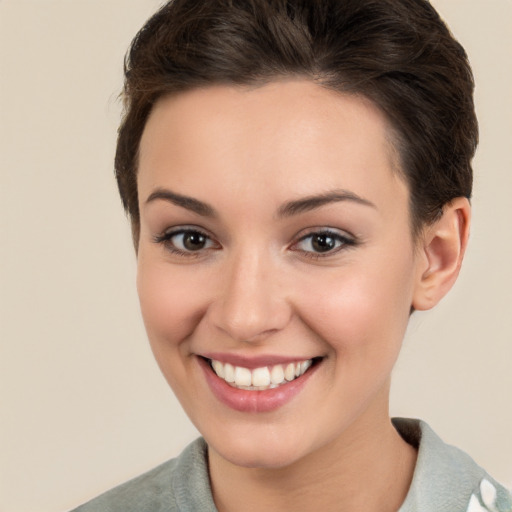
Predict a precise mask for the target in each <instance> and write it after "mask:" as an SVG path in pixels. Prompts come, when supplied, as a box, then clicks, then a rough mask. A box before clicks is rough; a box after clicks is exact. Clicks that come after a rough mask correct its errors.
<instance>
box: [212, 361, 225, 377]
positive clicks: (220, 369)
mask: <svg viewBox="0 0 512 512" xmlns="http://www.w3.org/2000/svg"><path fill="white" fill-rule="evenodd" d="M212 367H213V370H214V371H215V373H216V374H217V375H218V376H219V377H220V378H221V379H223V378H224V366H223V364H222V363H221V362H220V361H215V360H213V361H212Z"/></svg>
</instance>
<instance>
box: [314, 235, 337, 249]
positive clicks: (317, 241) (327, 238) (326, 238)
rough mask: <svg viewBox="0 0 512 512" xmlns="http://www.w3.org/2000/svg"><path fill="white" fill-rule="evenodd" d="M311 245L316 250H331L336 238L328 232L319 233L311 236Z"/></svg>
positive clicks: (334, 245)
mask: <svg viewBox="0 0 512 512" xmlns="http://www.w3.org/2000/svg"><path fill="white" fill-rule="evenodd" d="M311 247H312V248H313V249H314V250H315V251H316V252H328V251H332V250H333V249H334V248H335V247H336V240H335V239H334V237H332V236H331V235H329V234H328V233H320V234H317V235H313V236H312V237H311Z"/></svg>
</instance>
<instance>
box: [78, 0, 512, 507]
mask: <svg viewBox="0 0 512 512" xmlns="http://www.w3.org/2000/svg"><path fill="white" fill-rule="evenodd" d="M472 93H473V80H472V74H471V70H470V68H469V65H468V63H467V59H466V55H465V52H464V50H463V49H462V47H461V46H460V45H459V44H458V43H457V42H456V41H455V40H454V39H453V38H452V36H451V35H450V33H449V31H448V30H447V28H446V27H445V25H444V24H443V22H442V21H441V20H440V19H439V17H438V15H437V14H436V13H435V11H434V10H433V9H432V7H431V6H430V5H429V4H428V3H426V2H424V1H419V0H400V1H396V0H393V1H391V0H381V1H379V2H375V1H374V0H363V1H361V0H358V1H344V2H341V1H340V0H329V1H323V2H321V3H317V2H305V1H300V0H288V1H285V0H276V1H269V0H252V1H251V2H245V1H244V2H242V1H227V0H213V1H212V0H209V1H206V0H205V1H198V2H191V1H190V0H177V1H174V2H170V3H168V4H167V5H165V6H164V7H162V8H161V10H160V11H159V12H158V13H157V14H155V16H153V18H151V19H150V20H149V21H148V23H147V24H146V25H145V26H144V27H143V29H142V30H141V31H140V32H139V34H138V35H137V37H136V39H135V40H134V43H133V45H132V48H131V50H130V53H129V57H128V60H127V68H126V82H125V101H126V115H125V117H124V119H123V123H122V125H121V129H120V132H119V139H118V147H117V155H116V172H117V178H118V184H119V188H120V192H121V197H122V199H123V203H124V206H125V208H126V210H127V212H128V213H129V215H130V219H131V224H132V232H133V239H134V244H135V249H136V251H137V258H138V292H139V297H140V302H141V308H142V314H143V318H144V322H145V325H146V330H147V332H148V336H149V340H150V344H151V347H152V350H153V352H154V354H155V357H156V359H157V361H158V363H159V365H160V368H161V370H162V372H163V374H164V376H165V377H166V379H167V381H168V382H169V384H170V386H171V387H172V389H173V390H174V392H175V394H176V395H177V397H178V398H179V400H180V402H181V404H182V406H183V407H184V409H185V411H186V412H187V414H188V415H189V417H190V418H191V420H192V421H193V423H194V424H195V425H196V427H197V428H198V430H199V431H200V432H201V434H202V435H203V437H204V440H203V439H201V440H198V441H196V442H195V443H193V444H192V445H190V446H189V447H188V448H187V449H186V450H185V451H184V452H183V453H182V455H181V456H180V457H179V458H178V459H175V460H173V461H170V462H168V463H165V464H164V465H162V466H160V467H158V468H156V469H155V470H153V471H151V472H149V473H147V474H145V475H143V476H142V477H139V478H138V479H135V480H133V481H131V482H129V483H127V484H125V485H123V486H121V487H119V488H116V489H114V490H113V491H110V492H109V493H106V494H105V495H103V496H101V497H99V498H97V499H96V500H93V501H92V502H90V503H89V504H87V505H84V506H83V507H80V508H79V509H77V510H80V511H93V510H123V511H127V510H138V511H139V510H148V511H149V510H201V511H202V510H205V511H208V510H210V511H214V510H219V511H221V512H223V511H232V510H233V511H234V510H244V511H252V510H255V511H256V510H263V509H267V508H269V509H273V510H326V511H330V510H366V511H373V510H375V511H377V510H378V511H396V510H400V511H402V512H407V511H416V510H418V511H420V510H421V511H459V510H460V511H461V512H462V511H466V510H468V511H477V510H499V511H510V510H512V499H511V497H510V495H509V493H508V492H507V491H506V490H505V489H504V488H503V487H501V486H500V485H499V484H498V483H497V482H495V481H494V480H493V479H492V478H491V477H490V476H489V475H487V474H486V473H485V471H484V470H482V469H481V468H479V467H478V466H477V465H476V464H475V463H474V462H473V461H472V460H471V459H470V458H469V457H468V456H467V455H465V454H464V453H462V452H460V451H459V450H457V449H455V448H452V447H449V446H447V445H445V444H444V443H443V442H442V441H441V440H440V439H439V438H438V437H437V436H436V435H435V434H434V433H433V432H432V431H431V430H430V428H429V427H428V426H427V425H426V424H425V423H423V422H418V421H413V420H394V421H393V422H391V420H390V418H389V412H388V401H389V386H390V375H391V371H392V368H393V365H394V363H395V361H396V358H397V357H398V353H399V351H400V347H401V343H402V340H403V337H404V333H405V329H406V327H407V323H408V320H409V317H410V315H411V314H413V312H414V311H415V310H426V309H430V308H432V307H433V306H435V305H436V304H437V303H438V302H439V301H440V300H441V299H442V298H443V297H444V295H445V294H446V293H447V292H448V291H449V289H450V288H451V286H452V285H453V283H454V282H455V280H456V278H457V275H458V272H459V269H460V265H461V263H462V259H463V256H464V252H465V249H466V245H467V240H468V233H469V224H470V205H469V197H470V195H471V185H472V172H471V159H472V157H473V154H474V151H475V148H476V143H477V123H476V118H475V114H474V108H473V99H472Z"/></svg>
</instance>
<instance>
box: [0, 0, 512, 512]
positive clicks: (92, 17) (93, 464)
mask: <svg viewBox="0 0 512 512" xmlns="http://www.w3.org/2000/svg"><path fill="white" fill-rule="evenodd" d="M433 3H434V5H436V6H437V7H438V8H439V10H440V12H441V13H442V14H443V16H444V17H445V19H446V20H447V21H448V22H449V24H450V25H451V27H452V29H453V31H454V33H455V34H456V36H457V37H458V38H459V39H460V40H461V41H462V43H463V44H464V45H465V46H466V48H467V50H468V53H469V55H470V58H471V60H472V63H473V66H474V70H475V74H476V79H477V83H478V90H477V105H478V113H479V117H480V123H481V145H480V149H479V153H478V157H477V159H476V162H475V169H476V188H475V195H474V226H473V231H472V242H471V246H470V250H469V254H468V255H467V261H466V264H465V268H464V270H463V273H462V275H461V278H460V281H459V282H458V284H457V286H456V288H455V290H454V291H453V292H452V293H451V295H450V296H449V297H448V298H447V299H446V300H445V301H444V302H443V304H441V306H440V307H439V308H438V309H437V310H435V311H433V312H430V313H427V314H421V315H420V314H418V315H416V316H415V318H414V319H413V323H412V325H411V328H410V332H409V335H408V339H407V340H406V343H405V348H404V350H403V353H402V357H401V359H400V361H399V364H398V366H397V368H396V371H395V381H394V388H393V400H392V412H393V414H394V415H404V416H418V417H422V418H426V419H427V420H428V421H429V422H430V423H431V425H432V426H433V427H434V428H435V429H436V430H437V431H438V433H439V434H440V435H442V436H443V437H444V438H445V439H446V440H447V441H449V442H451V443H454V444H457V445H458V446H460V447H461V448H463V449H465V450H466V451H468V452H469V453H470V454H471V455H472V456H473V457H474V458H475V459H476V460H477V461H478V462H479V463H481V464H482V465H484V466H485V467H486V468H487V469H488V470H489V471H490V472H491V473H492V474H494V475H495V476H496V478H498V479H499V480H501V481H503V482H504V483H505V484H506V485H508V486H509V487H512V440H511V439H512V403H511V400H510V391H511V389H512V365H511V360H512V343H511V341H512V320H511V317H512V291H511V290H512V271H511V268H512V265H511V256H512V236H511V231H512V226H511V224H512V200H511V190H512V148H511V146H512V93H511V85H510V84H511V83H512V66H511V62H512V36H511V30H510V28H511V26H512V2H511V1H509V0H434V2H433ZM158 4H159V2H158V1H156V0H60V1H58V0H33V1H28V0H0V87H1V89H0V116H1V117H0V120H1V121H0V178H1V189H0V194H1V197H0V229H1V234H0V244H1V250H0V258H1V282H0V287H1V288H0V289H1V319H0V320H1V332H0V335H1V346H0V350H1V353H0V404H1V409H0V411H1V418H0V511H2V512H46V511H64V510H67V509H68V508H71V507H72V506H75V505H78V504H79V503H81V502H83V501H85V500H86V499H88V498H90V497H92V496H93V495H96V494H98V493H99V492H101V491H103V490H106V489H107V488H110V487H112V486H113V485H115V484H116V483H119V482H121V481H124V480H126V479H128V478H129V477H131V476H134V475H136V474H138V473H140V472H142V471H144V470H147V469H149V468H150V467H152V466H154V465H156V464H157V463H159V462H161V461H163V460H165V459H167V458H169V457H172V456H174V455H176V454H177V453H179V451H180V450H181V449H182V447H183V446H184V445H185V444H186V443H187V442H188V441H189V440H191V439H192V438H194V437H195V436H196V432H195V431H194V429H193V428H192V427H191V426H190V424H189V422H188V420H187V419H186V418H185V416H184V414H183V413H182V412H181V410H180V407H179V405H178V404H177V402H176V400H175V399H174V397H173V396H172V393H171V392H170V391H169V390H168V389H167V385H166V384H165V383H164V380H163V378H162V377H161V376H160V374H159V372H158V369H157V367H156V364H155V363H154V361H153V358H152V355H151V353H150V351H149V348H148V345H147V343H146V340H145V334H144V331H143V327H142V323H141V320H140V315H139V312H138V305H137V298H136V294H135V286H134V269H135V259H134V255H133V252H132V248H131V244H130V236H129V229H128V224H127V222H126V221H125V219H124V216H123V213H122V211H121V207H120V202H119V199H118V197H117V191H116V187H115V183H114V178H113V174H112V159H113V151H114V142H115V132H116V127H117V122H118V118H119V110H120V106H119V103H118V101H117V94H118V92H119V90H120V86H121V70H122V57H123V54H124V51H125V49H126V48H127V46H128V43H129V41H130V40H131V37H132V36H133V35H134V34H135V32H136V30H137V29H138V28H139V26H140V25H141V24H142V22H143V21H144V20H145V19H146V18H147V17H148V16H149V15H150V13H152V12H153V11H154V10H155V8H156V7H157V5H158Z"/></svg>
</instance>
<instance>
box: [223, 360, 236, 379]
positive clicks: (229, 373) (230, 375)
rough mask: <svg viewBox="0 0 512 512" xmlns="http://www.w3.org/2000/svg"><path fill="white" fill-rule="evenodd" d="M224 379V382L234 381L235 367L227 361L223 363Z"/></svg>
mask: <svg viewBox="0 0 512 512" xmlns="http://www.w3.org/2000/svg"><path fill="white" fill-rule="evenodd" d="M224 380H225V381H226V382H235V368H234V367H233V366H232V365H230V364H229V363H226V364H225V365H224Z"/></svg>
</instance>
